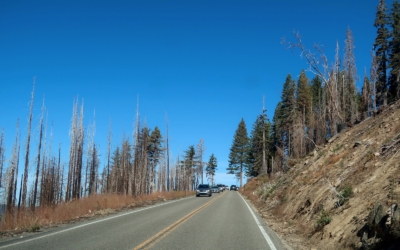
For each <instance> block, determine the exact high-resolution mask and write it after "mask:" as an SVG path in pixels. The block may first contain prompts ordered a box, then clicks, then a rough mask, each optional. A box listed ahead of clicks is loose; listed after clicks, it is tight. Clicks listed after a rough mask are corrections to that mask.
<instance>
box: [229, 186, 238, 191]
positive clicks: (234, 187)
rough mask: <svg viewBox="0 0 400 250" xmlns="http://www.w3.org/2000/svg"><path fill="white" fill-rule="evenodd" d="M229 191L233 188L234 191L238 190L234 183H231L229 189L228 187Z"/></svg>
mask: <svg viewBox="0 0 400 250" xmlns="http://www.w3.org/2000/svg"><path fill="white" fill-rule="evenodd" d="M230 190H231V191H232V190H234V191H237V190H238V188H237V186H236V185H231V189H230Z"/></svg>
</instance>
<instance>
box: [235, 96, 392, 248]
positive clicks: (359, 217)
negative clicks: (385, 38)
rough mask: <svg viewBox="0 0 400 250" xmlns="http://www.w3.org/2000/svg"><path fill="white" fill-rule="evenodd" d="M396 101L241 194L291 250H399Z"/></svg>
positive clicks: (258, 179)
mask: <svg viewBox="0 0 400 250" xmlns="http://www.w3.org/2000/svg"><path fill="white" fill-rule="evenodd" d="M399 151H400V102H397V103H395V104H392V105H389V106H388V107H387V108H386V109H385V110H382V111H381V112H380V113H379V114H378V115H377V116H375V117H373V118H369V119H367V120H365V121H363V122H361V123H360V124H357V125H355V126H353V127H352V128H347V129H345V130H343V131H342V132H341V133H339V134H338V135H336V136H335V137H333V138H331V139H330V140H329V141H328V142H327V144H326V145H325V146H324V147H321V148H318V149H316V150H315V151H314V152H313V153H312V154H310V155H309V156H307V157H305V158H304V159H301V160H299V161H297V163H296V164H294V165H293V166H292V167H291V168H290V170H289V171H288V172H286V173H280V174H276V175H275V176H271V177H268V176H261V177H257V178H253V179H251V180H250V181H249V182H248V183H247V184H246V185H245V186H244V188H243V189H242V191H241V192H242V193H243V194H244V195H245V196H246V197H247V198H248V199H249V200H251V201H252V202H253V204H254V206H255V207H256V208H257V209H258V211H259V213H260V214H261V215H262V216H263V218H264V219H265V220H266V222H267V224H268V225H269V226H270V227H271V228H272V229H273V230H275V231H276V232H277V233H278V234H279V235H281V236H282V238H283V239H285V240H286V241H287V242H288V245H289V246H290V247H291V248H292V249H389V248H390V249H400V243H399V241H400V209H399V208H398V204H399V203H400V152H399Z"/></svg>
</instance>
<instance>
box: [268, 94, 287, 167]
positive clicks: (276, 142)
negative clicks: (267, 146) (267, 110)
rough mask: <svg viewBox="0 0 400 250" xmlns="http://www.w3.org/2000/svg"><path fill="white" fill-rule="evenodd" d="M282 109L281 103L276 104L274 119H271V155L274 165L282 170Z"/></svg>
mask: <svg viewBox="0 0 400 250" xmlns="http://www.w3.org/2000/svg"><path fill="white" fill-rule="evenodd" d="M282 124H283V108H282V102H281V101H280V102H278V104H277V105H276V108H275V112H274V117H273V119H272V145H271V147H272V150H271V152H272V154H273V156H274V157H275V163H276V165H277V166H278V167H280V168H282V169H283V159H284V155H283V147H284V136H283V129H282V128H283V125H282Z"/></svg>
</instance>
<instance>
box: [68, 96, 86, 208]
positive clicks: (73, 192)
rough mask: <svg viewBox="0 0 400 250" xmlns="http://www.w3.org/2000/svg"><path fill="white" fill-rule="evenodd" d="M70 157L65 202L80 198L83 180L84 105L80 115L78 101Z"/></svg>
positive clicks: (72, 130)
mask: <svg viewBox="0 0 400 250" xmlns="http://www.w3.org/2000/svg"><path fill="white" fill-rule="evenodd" d="M70 139H71V146H70V156H69V169H68V180H67V190H66V194H65V200H66V201H69V200H71V199H79V198H80V190H81V179H82V160H83V143H84V127H83V103H82V105H81V108H80V113H79V115H78V101H75V103H74V105H73V112H72V124H71V129H70Z"/></svg>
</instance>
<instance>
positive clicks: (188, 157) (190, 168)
mask: <svg viewBox="0 0 400 250" xmlns="http://www.w3.org/2000/svg"><path fill="white" fill-rule="evenodd" d="M195 154H196V151H195V149H194V146H193V145H191V146H189V148H188V150H186V151H185V156H184V160H183V166H184V168H185V172H186V176H187V177H186V178H187V179H186V187H187V188H189V187H190V186H191V189H194V188H195V187H194V185H195V172H194V168H195V166H196V162H195V157H194V156H195Z"/></svg>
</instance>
